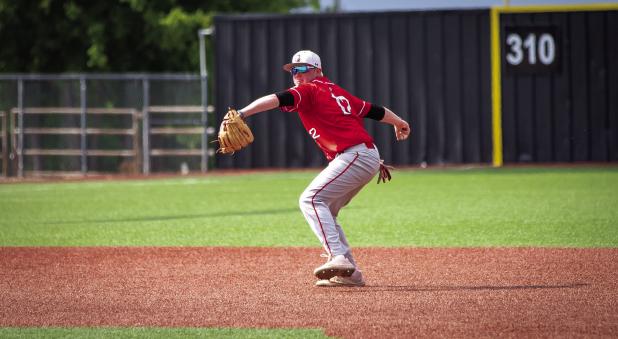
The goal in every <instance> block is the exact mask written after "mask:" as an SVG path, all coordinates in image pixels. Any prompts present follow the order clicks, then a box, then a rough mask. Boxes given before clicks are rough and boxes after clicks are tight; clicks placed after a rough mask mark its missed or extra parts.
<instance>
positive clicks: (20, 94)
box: [17, 78, 24, 178]
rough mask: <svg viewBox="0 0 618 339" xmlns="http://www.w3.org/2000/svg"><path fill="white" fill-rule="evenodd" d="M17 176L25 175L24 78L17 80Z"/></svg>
mask: <svg viewBox="0 0 618 339" xmlns="http://www.w3.org/2000/svg"><path fill="white" fill-rule="evenodd" d="M17 126H18V128H19V136H18V137H17V176H19V177H20V178H23V177H24V79H22V78H19V79H18V80H17Z"/></svg>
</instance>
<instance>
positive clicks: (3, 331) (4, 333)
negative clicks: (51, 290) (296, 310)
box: [0, 327, 328, 339]
mask: <svg viewBox="0 0 618 339" xmlns="http://www.w3.org/2000/svg"><path fill="white" fill-rule="evenodd" d="M0 337H1V338H63V339H72V338H75V339H78V338H79V339H88V338H166V339H167V338H170V339H173V338H222V339H225V338H230V339H232V338H234V339H236V338H243V339H267V338H289V339H296V338H298V339H303V338H316V339H317V338H328V336H326V335H325V334H324V331H323V330H317V329H315V330H313V329H241V328H148V327H131V328H108V327H90V328H84V327H79V328H58V327H45V328H37V327H27V328H0Z"/></svg>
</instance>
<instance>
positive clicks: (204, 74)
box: [197, 28, 213, 172]
mask: <svg viewBox="0 0 618 339" xmlns="http://www.w3.org/2000/svg"><path fill="white" fill-rule="evenodd" d="M212 33H213V28H204V29H200V30H199V31H198V32H197V35H198V37H199V40H200V80H201V85H202V86H201V88H202V126H203V127H204V133H202V172H206V171H208V69H207V67H206V42H205V41H204V40H205V37H206V36H207V35H211V34H212Z"/></svg>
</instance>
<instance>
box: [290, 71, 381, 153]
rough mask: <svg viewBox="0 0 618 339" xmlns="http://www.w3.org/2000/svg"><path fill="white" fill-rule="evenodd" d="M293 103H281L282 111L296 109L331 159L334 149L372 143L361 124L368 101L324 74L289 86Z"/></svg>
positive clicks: (369, 105)
mask: <svg viewBox="0 0 618 339" xmlns="http://www.w3.org/2000/svg"><path fill="white" fill-rule="evenodd" d="M288 91H289V92H290V93H291V94H292V95H293V96H294V106H283V107H281V110H283V111H285V112H298V115H299V116H300V119H301V121H302V122H303V126H305V129H306V130H307V132H308V133H309V135H310V136H311V137H312V138H313V140H314V141H315V142H316V143H317V144H318V146H319V147H320V149H322V151H323V152H324V155H325V156H326V159H328V161H331V160H333V159H334V158H335V156H336V155H337V153H340V152H342V151H344V150H345V149H346V148H348V147H350V146H354V145H358V144H362V143H366V144H373V138H372V137H371V136H370V135H369V133H367V130H366V129H365V126H363V118H364V117H365V115H367V113H368V112H369V109H370V108H371V104H370V103H369V102H366V101H363V100H361V99H359V98H357V97H355V96H353V95H351V94H350V93H348V92H347V91H346V90H344V89H343V88H341V87H339V86H337V85H335V84H334V83H333V82H332V81H330V80H329V79H328V78H326V77H317V78H315V79H313V81H311V82H310V83H306V84H301V85H298V86H295V87H292V88H290V89H288Z"/></svg>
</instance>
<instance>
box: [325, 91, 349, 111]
mask: <svg viewBox="0 0 618 339" xmlns="http://www.w3.org/2000/svg"><path fill="white" fill-rule="evenodd" d="M330 96H331V97H332V98H333V99H335V101H336V102H337V105H339V108H341V112H343V115H350V114H352V106H351V105H350V101H349V100H348V99H347V98H346V97H344V96H343V95H339V96H335V94H334V93H333V90H332V89H331V90H330Z"/></svg>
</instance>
